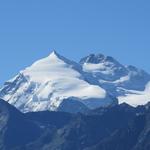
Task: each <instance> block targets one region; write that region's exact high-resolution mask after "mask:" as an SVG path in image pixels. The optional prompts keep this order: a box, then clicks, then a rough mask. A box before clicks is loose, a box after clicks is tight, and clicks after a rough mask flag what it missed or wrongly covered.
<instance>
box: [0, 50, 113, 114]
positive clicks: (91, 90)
mask: <svg viewBox="0 0 150 150" xmlns="http://www.w3.org/2000/svg"><path fill="white" fill-rule="evenodd" d="M91 78H92V77H91V75H89V74H88V73H84V72H83V71H82V67H81V66H80V65H79V64H77V63H75V62H73V61H70V60H68V59H66V58H64V57H63V56H60V55H59V54H57V53H56V52H55V51H54V52H52V53H51V54H50V55H49V56H48V57H46V58H43V59H41V60H39V61H37V62H35V63H34V64H33V65H31V66H30V67H28V68H26V69H25V70H23V71H21V72H20V73H19V74H18V75H17V76H16V77H15V78H13V79H11V80H9V81H7V82H6V83H5V85H4V86H3V87H2V89H1V90H0V97H1V98H3V99H5V100H6V101H8V102H9V103H10V104H12V105H14V106H15V107H17V108H19V109H20V110H21V111H23V112H29V111H42V110H57V109H59V106H60V104H61V103H62V102H63V100H65V101H66V100H68V101H69V100H70V99H72V100H73V101H76V103H74V105H75V104H76V105H77V107H81V106H82V105H83V104H84V105H85V106H86V107H87V108H96V107H99V106H101V105H104V106H106V105H109V104H111V103H114V99H113V98H111V97H110V96H109V95H108V93H107V92H106V91H105V90H104V89H103V88H101V87H100V86H98V85H95V84H94V83H95V82H93V81H92V80H90V79H91ZM70 101H71V100H70ZM67 105H68V103H67ZM67 107H68V106H67ZM77 107H75V108H77ZM62 108H64V109H66V108H65V103H63V106H62V105H61V110H63V109H62ZM72 111H73V110H72Z"/></svg>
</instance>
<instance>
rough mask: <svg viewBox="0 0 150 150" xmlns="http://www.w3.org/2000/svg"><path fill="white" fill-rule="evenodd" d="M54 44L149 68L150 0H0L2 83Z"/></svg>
mask: <svg viewBox="0 0 150 150" xmlns="http://www.w3.org/2000/svg"><path fill="white" fill-rule="evenodd" d="M51 49H55V50H57V51H58V52H59V53H60V54H62V55H64V56H66V57H68V58H70V59H73V60H79V58H81V57H83V56H85V55H88V54H89V53H104V54H105V55H111V56H113V57H115V58H116V59H118V60H119V61H120V62H122V63H123V64H132V65H135V66H137V67H140V68H143V69H145V70H147V71H148V72H150V1H149V0H122V1H121V0H0V84H2V83H3V82H4V81H5V80H7V79H9V78H11V77H13V76H14V75H15V74H16V73H18V71H19V70H21V69H23V68H24V67H26V66H28V65H30V64H32V62H34V61H35V60H37V59H39V58H41V57H44V56H47V55H48V54H49V53H50V50H51Z"/></svg>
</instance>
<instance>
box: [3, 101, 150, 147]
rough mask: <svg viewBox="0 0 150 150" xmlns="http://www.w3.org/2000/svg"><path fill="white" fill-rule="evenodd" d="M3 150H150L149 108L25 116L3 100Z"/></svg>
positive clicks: (41, 113) (119, 106) (121, 108)
mask: <svg viewBox="0 0 150 150" xmlns="http://www.w3.org/2000/svg"><path fill="white" fill-rule="evenodd" d="M0 149H1V150H36V149H38V150H149V149H150V107H149V104H148V105H146V106H139V107H137V108H133V107H131V106H129V105H127V104H121V105H115V106H110V107H108V108H98V109H96V110H92V111H89V110H88V111H86V113H85V114H81V113H78V114H69V113H65V112H49V111H45V112H36V113H27V114H22V113H20V112H19V111H18V110H17V109H15V108H14V107H13V106H11V105H9V104H7V103H6V102H4V101H3V100H0Z"/></svg>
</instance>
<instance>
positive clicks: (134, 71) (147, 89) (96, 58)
mask: <svg viewBox="0 0 150 150" xmlns="http://www.w3.org/2000/svg"><path fill="white" fill-rule="evenodd" d="M80 64H81V65H82V67H83V71H84V72H88V73H91V74H92V76H93V77H94V78H95V80H97V81H98V82H99V85H100V86H101V87H103V88H104V89H105V90H106V91H109V92H110V93H111V94H112V95H113V96H115V97H117V98H118V100H119V103H123V102H126V103H128V104H130V105H132V106H137V105H141V104H146V103H147V102H148V101H150V75H149V74H148V73H147V72H145V71H144V70H140V69H138V68H136V67H134V66H124V65H122V64H120V63H119V62H118V61H117V60H115V59H114V58H112V57H110V56H104V55H102V54H97V55H95V54H91V55H89V56H87V57H85V58H82V59H81V61H80Z"/></svg>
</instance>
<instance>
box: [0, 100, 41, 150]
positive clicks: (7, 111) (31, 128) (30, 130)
mask: <svg viewBox="0 0 150 150" xmlns="http://www.w3.org/2000/svg"><path fill="white" fill-rule="evenodd" d="M41 133H42V130H41V129H40V127H38V126H37V125H36V124H35V123H34V122H31V121H30V120H29V119H27V118H26V117H25V115H24V114H22V113H20V112H19V111H18V110H17V109H16V108H14V107H13V106H11V105H9V104H7V102H5V101H3V100H1V99H0V149H1V150H12V148H15V147H19V146H24V145H26V144H28V143H30V142H31V141H34V140H36V139H37V138H38V137H40V136H41Z"/></svg>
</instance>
